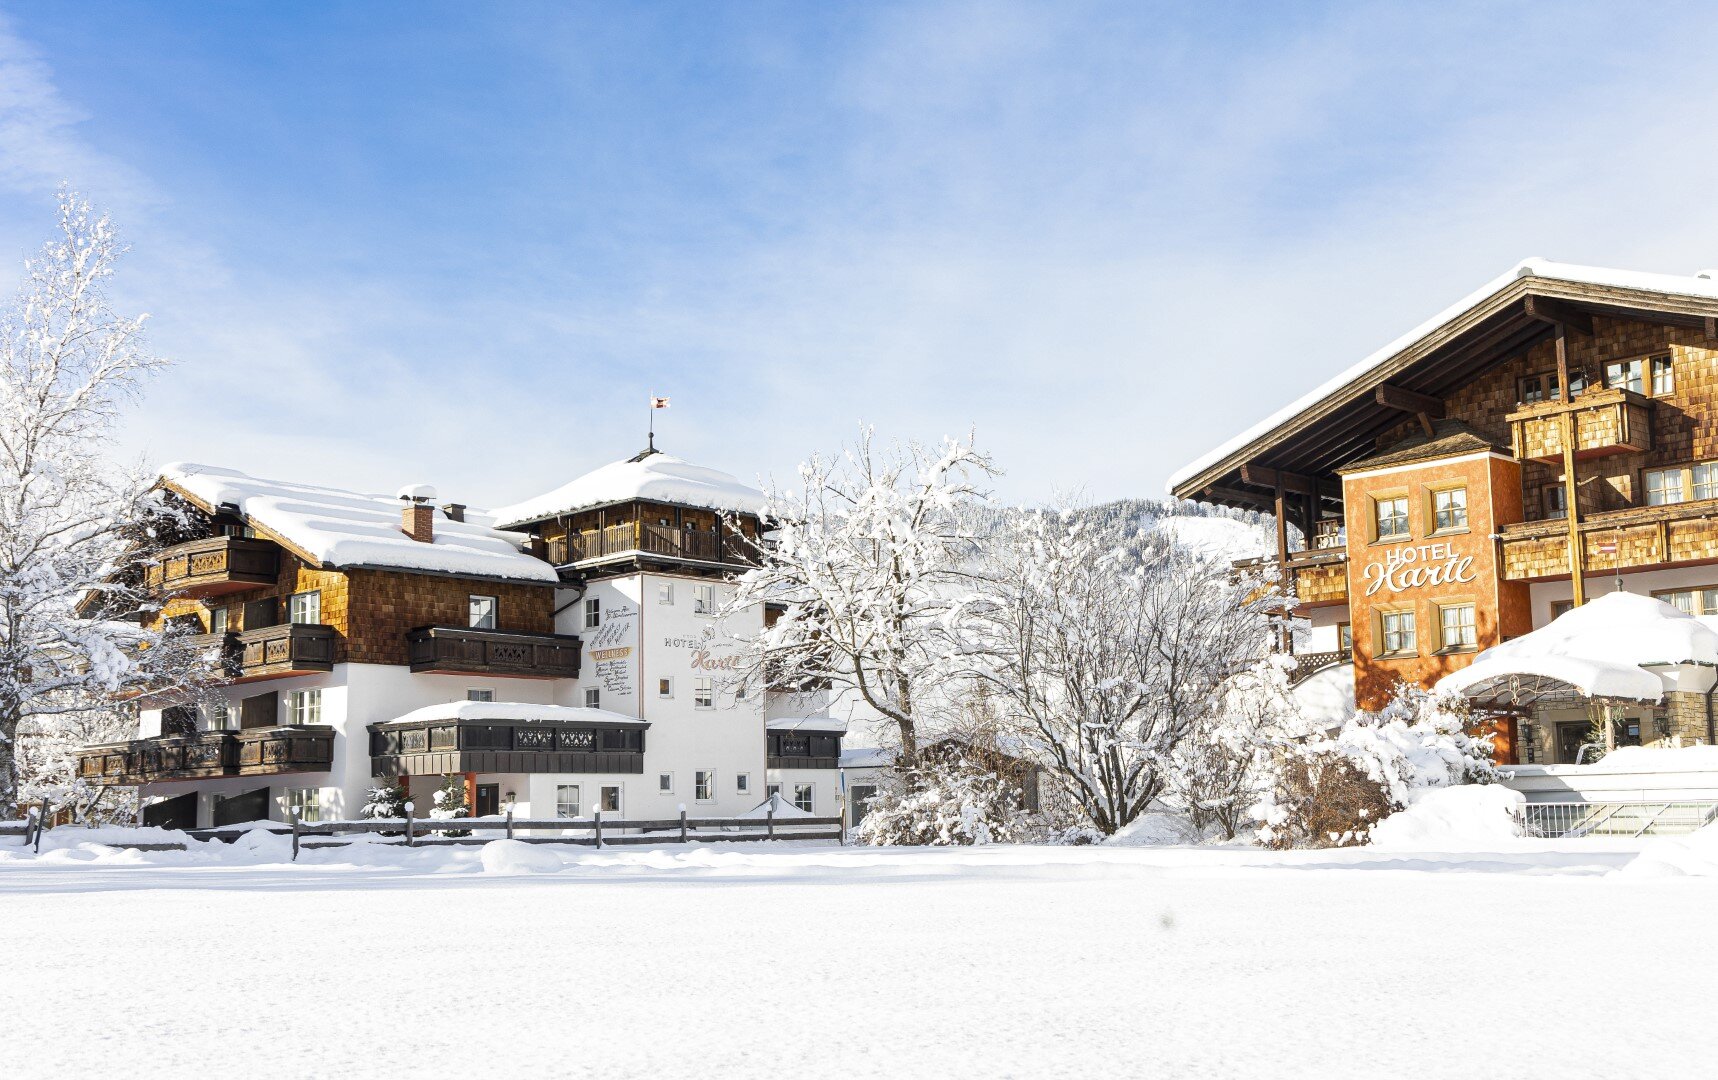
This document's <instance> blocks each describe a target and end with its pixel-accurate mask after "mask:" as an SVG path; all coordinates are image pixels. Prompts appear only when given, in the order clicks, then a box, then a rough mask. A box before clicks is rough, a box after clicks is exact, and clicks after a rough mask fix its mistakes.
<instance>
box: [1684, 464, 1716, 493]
mask: <svg viewBox="0 0 1718 1080" xmlns="http://www.w3.org/2000/svg"><path fill="white" fill-rule="evenodd" d="M1688 479H1689V480H1690V481H1691V486H1692V487H1693V489H1694V497H1695V498H1696V499H1718V462H1705V463H1704V464H1700V465H1695V466H1692V467H1691V468H1690V469H1689V470H1688Z"/></svg>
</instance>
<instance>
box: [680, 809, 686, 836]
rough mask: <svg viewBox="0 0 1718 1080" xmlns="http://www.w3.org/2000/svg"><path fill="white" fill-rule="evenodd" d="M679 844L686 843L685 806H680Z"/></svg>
mask: <svg viewBox="0 0 1718 1080" xmlns="http://www.w3.org/2000/svg"><path fill="white" fill-rule="evenodd" d="M680 842H681V843H682V844H684V843H685V842H686V804H685V803H681V804H680Z"/></svg>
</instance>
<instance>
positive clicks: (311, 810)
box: [285, 787, 322, 821]
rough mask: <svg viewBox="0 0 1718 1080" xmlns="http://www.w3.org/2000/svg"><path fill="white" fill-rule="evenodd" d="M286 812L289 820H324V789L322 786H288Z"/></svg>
mask: <svg viewBox="0 0 1718 1080" xmlns="http://www.w3.org/2000/svg"><path fill="white" fill-rule="evenodd" d="M285 802H286V812H287V814H288V815H289V818H288V820H291V818H297V819H298V820H300V821H321V820H322V789H321V788H313V787H308V788H287V789H286V800H285Z"/></svg>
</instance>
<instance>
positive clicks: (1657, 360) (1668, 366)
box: [1649, 356, 1676, 397]
mask: <svg viewBox="0 0 1718 1080" xmlns="http://www.w3.org/2000/svg"><path fill="white" fill-rule="evenodd" d="M1649 366H1650V367H1651V370H1652V396H1653V397H1664V396H1665V395H1667V394H1671V393H1674V392H1675V391H1676V367H1675V365H1674V364H1672V363H1671V362H1670V357H1668V356H1655V357H1653V358H1652V360H1651V361H1650V362H1649Z"/></svg>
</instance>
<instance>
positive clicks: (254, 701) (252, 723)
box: [239, 690, 280, 728]
mask: <svg viewBox="0 0 1718 1080" xmlns="http://www.w3.org/2000/svg"><path fill="white" fill-rule="evenodd" d="M279 723H280V692H279V691H277V690H270V691H269V692H268V693H266V694H258V695H256V696H255V697H248V698H245V699H244V700H243V701H242V702H240V703H239V727H241V728H259V727H275V726H277V725H279Z"/></svg>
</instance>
